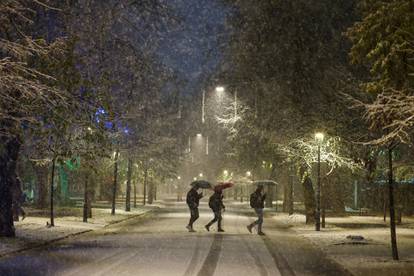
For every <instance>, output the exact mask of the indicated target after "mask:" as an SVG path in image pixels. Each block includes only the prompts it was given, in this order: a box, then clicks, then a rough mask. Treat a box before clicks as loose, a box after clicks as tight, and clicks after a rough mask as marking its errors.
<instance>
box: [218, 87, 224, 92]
mask: <svg viewBox="0 0 414 276" xmlns="http://www.w3.org/2000/svg"><path fill="white" fill-rule="evenodd" d="M216 92H219V93H223V92H224V87H223V86H217V87H216Z"/></svg>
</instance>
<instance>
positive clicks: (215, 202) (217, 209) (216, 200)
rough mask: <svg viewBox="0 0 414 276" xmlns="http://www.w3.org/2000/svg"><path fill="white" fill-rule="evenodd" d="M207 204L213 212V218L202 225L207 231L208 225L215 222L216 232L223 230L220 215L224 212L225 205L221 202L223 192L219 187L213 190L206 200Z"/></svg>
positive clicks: (208, 229)
mask: <svg viewBox="0 0 414 276" xmlns="http://www.w3.org/2000/svg"><path fill="white" fill-rule="evenodd" d="M208 206H209V207H210V208H211V210H213V212H214V218H213V219H212V220H211V221H210V222H209V223H208V224H207V225H206V226H204V227H205V228H206V229H207V231H210V226H211V225H212V224H213V223H215V222H217V232H224V230H223V228H222V227H221V222H222V219H223V218H222V216H221V213H222V212H224V210H225V208H226V207H225V206H224V204H223V192H222V190H221V189H216V190H214V194H213V195H212V196H211V197H210V199H209V201H208Z"/></svg>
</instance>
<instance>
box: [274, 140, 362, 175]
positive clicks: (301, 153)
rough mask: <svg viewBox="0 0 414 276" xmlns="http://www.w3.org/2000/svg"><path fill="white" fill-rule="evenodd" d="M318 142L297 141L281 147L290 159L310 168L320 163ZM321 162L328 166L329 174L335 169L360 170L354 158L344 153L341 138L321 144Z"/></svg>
mask: <svg viewBox="0 0 414 276" xmlns="http://www.w3.org/2000/svg"><path fill="white" fill-rule="evenodd" d="M318 143H319V142H318V141H316V140H315V139H303V138H301V139H295V140H293V141H292V142H290V143H289V144H287V145H279V147H280V149H281V151H282V153H284V154H285V155H286V156H287V157H288V158H290V159H293V160H298V161H299V162H301V163H303V164H305V165H306V166H307V167H308V168H311V167H312V164H314V163H317V162H318ZM320 150H321V156H320V158H321V159H320V160H321V162H323V163H326V164H327V165H328V167H329V168H330V169H329V172H328V173H327V175H329V174H330V173H332V171H333V170H334V169H335V168H339V167H343V168H348V169H351V170H356V169H359V168H360V164H358V163H356V162H355V161H354V160H353V159H352V158H349V157H347V156H345V155H344V154H343V153H342V151H343V150H342V144H341V139H340V137H331V138H328V139H327V140H326V141H324V142H322V143H321V144H320Z"/></svg>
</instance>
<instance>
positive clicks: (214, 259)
mask: <svg viewBox="0 0 414 276" xmlns="http://www.w3.org/2000/svg"><path fill="white" fill-rule="evenodd" d="M222 242H223V235H220V234H215V235H214V240H213V242H212V244H211V247H210V251H209V253H208V255H207V257H206V259H205V260H204V263H203V265H202V266H201V269H200V271H199V272H198V274H197V276H212V275H213V274H214V271H215V270H216V267H217V263H218V260H219V257H220V252H221V244H222Z"/></svg>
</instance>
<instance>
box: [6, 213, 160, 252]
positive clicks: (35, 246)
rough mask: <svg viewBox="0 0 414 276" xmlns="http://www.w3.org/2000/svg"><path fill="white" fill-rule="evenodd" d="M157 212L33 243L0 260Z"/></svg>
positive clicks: (141, 214) (137, 215)
mask: <svg viewBox="0 0 414 276" xmlns="http://www.w3.org/2000/svg"><path fill="white" fill-rule="evenodd" d="M155 210H157V209H154V210H148V211H147V212H144V213H140V214H136V215H131V216H129V217H127V218H123V219H120V220H116V221H111V222H109V223H108V224H105V225H104V226H103V227H102V228H98V229H87V230H83V231H79V232H76V233H71V234H67V235H65V236H62V237H59V238H55V239H52V240H48V241H44V242H38V243H33V244H32V245H31V246H27V247H23V248H20V249H16V250H13V251H10V252H6V253H0V259H2V258H4V257H9V256H13V255H16V254H18V253H22V252H25V251H29V250H32V249H38V248H42V247H46V246H49V245H51V244H53V243H55V242H58V241H61V240H65V239H67V238H71V237H76V236H80V235H82V234H85V233H89V232H93V231H97V230H101V229H104V228H107V227H109V226H112V225H115V224H118V223H121V222H124V221H127V220H130V219H134V218H137V217H142V216H145V215H149V214H151V213H153V212H154V211H155Z"/></svg>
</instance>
